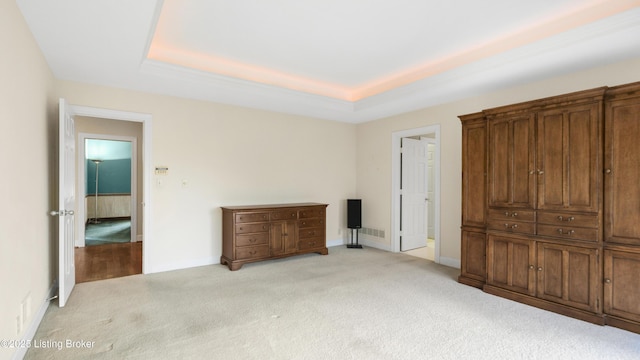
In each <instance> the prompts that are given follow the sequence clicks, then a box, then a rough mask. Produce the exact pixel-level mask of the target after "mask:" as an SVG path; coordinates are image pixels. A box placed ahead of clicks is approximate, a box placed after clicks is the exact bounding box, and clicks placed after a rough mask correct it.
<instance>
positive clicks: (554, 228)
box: [538, 224, 598, 242]
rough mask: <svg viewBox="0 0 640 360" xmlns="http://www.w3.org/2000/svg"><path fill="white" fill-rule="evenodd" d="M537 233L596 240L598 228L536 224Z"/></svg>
mask: <svg viewBox="0 0 640 360" xmlns="http://www.w3.org/2000/svg"><path fill="white" fill-rule="evenodd" d="M538 235H540V236H549V237H556V238H562V239H567V240H583V241H593V242H596V241H598V229H589V228H581V227H574V226H561V225H546V224H538Z"/></svg>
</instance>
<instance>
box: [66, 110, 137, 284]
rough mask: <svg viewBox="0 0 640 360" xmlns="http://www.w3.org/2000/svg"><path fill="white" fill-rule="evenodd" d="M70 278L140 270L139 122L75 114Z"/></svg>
mask: <svg viewBox="0 0 640 360" xmlns="http://www.w3.org/2000/svg"><path fill="white" fill-rule="evenodd" d="M76 132H77V137H78V141H77V143H78V150H79V151H78V160H77V167H76V168H77V175H78V180H77V184H78V186H77V189H76V193H77V194H76V199H78V204H77V206H76V209H77V210H78V219H79V220H80V221H78V222H77V224H78V226H77V229H76V232H77V234H78V236H77V237H76V248H75V263H76V267H75V268H76V281H77V282H84V281H94V280H103V279H109V278H114V277H121V276H128V275H134V274H140V273H142V255H143V254H142V239H143V234H142V231H141V230H142V228H141V227H139V226H138V224H139V223H141V222H142V221H141V217H142V207H141V206H140V205H139V204H140V202H139V201H138V200H137V199H139V198H141V197H142V183H143V179H142V176H138V174H142V171H141V167H142V161H141V159H140V158H139V157H138V154H139V153H141V149H140V148H139V147H141V146H139V145H141V143H142V133H143V132H142V123H140V122H129V121H120V120H110V119H101V118H91V117H76Z"/></svg>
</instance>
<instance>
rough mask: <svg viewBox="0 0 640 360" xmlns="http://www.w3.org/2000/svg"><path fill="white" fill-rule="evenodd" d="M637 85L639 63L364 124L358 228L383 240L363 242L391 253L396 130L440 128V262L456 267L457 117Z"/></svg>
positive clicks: (359, 160) (360, 139) (359, 137)
mask: <svg viewBox="0 0 640 360" xmlns="http://www.w3.org/2000/svg"><path fill="white" fill-rule="evenodd" d="M635 81H640V59H634V60H630V61H626V62H621V63H617V64H612V65H609V66H604V67H600V68H596V69H592V70H588V71H582V72H578V73H574V74H571V75H567V76H561V77H556V78H552V79H548V80H543V81H539V82H536V83H532V84H528V85H523V86H518V87H514V88H510V89H505V90H502V91H498V92H493V93H487V94H485V95H482V96H478V97H474V98H470V99H465V100H462V101H456V102H453V103H449V104H444V105H440V106H433V107H430V108H426V109H422V110H419V111H414V112H411V113H407V114H402V115H398V116H393V117H389V118H386V119H381V120H377V121H372V122H368V123H364V124H361V125H359V126H358V130H357V143H358V149H357V154H358V156H357V160H356V161H357V169H358V170H357V174H356V177H357V185H356V188H357V196H358V197H360V198H362V207H363V226H369V227H373V228H378V229H384V230H386V231H385V235H386V237H385V238H384V239H381V238H375V237H369V238H367V237H366V236H365V237H364V241H365V242H369V243H371V244H372V245H374V246H376V247H379V248H387V249H390V248H391V244H392V239H391V234H390V229H391V227H392V223H391V222H392V220H391V171H392V169H391V139H392V133H393V132H396V131H401V130H407V129H413V128H420V127H425V126H429V125H434V124H439V125H440V126H441V146H442V148H441V164H442V166H441V178H440V184H441V185H440V186H441V208H440V214H441V216H440V219H441V220H440V229H441V252H440V257H441V262H443V263H446V264H450V265H459V262H460V211H461V209H460V206H461V205H460V204H461V199H460V189H461V181H462V180H461V166H462V165H461V155H460V148H461V126H460V121H459V119H458V115H463V114H469V113H473V112H477V111H481V110H483V109H487V108H491V107H495V106H500V105H508V104H512V103H517V102H523V101H528V100H534V99H538V98H542V97H547V96H553V95H559V94H563V93H568V92H572V91H579V90H586V89H590V88H594V87H600V86H615V85H620V84H625V83H630V82H635Z"/></svg>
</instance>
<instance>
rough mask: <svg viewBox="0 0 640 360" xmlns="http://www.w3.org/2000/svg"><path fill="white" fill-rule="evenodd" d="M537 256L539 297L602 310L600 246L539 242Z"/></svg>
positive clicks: (537, 289) (583, 307)
mask: <svg viewBox="0 0 640 360" xmlns="http://www.w3.org/2000/svg"><path fill="white" fill-rule="evenodd" d="M537 257H538V260H537V272H538V276H537V283H538V284H537V288H536V291H537V296H538V297H540V298H542V299H545V300H549V301H553V302H557V303H560V304H564V305H569V306H571V307H575V308H579V309H582V310H587V311H591V312H598V308H597V307H598V298H599V296H598V293H599V291H600V290H599V289H600V287H599V285H598V284H599V279H600V277H599V276H598V274H599V271H600V270H599V269H600V267H599V265H598V249H596V248H582V247H577V246H564V245H558V244H553V243H538V245H537Z"/></svg>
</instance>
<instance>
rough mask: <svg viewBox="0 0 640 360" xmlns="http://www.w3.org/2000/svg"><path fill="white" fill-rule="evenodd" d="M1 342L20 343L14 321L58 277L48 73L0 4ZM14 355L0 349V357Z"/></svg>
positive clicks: (9, 6)
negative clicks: (11, 340) (54, 239)
mask: <svg viewBox="0 0 640 360" xmlns="http://www.w3.org/2000/svg"><path fill="white" fill-rule="evenodd" d="M0 48H1V49H2V50H1V52H2V54H1V55H0V79H1V80H0V169H2V179H1V180H0V199H2V206H0V284H2V285H1V289H0V294H1V295H0V339H2V340H9V339H19V338H21V337H22V336H23V335H24V334H25V330H23V331H21V332H20V334H18V333H17V332H16V326H17V325H16V318H17V317H18V315H19V314H20V312H21V303H23V302H24V303H25V306H26V309H25V313H26V315H27V317H26V319H24V321H23V322H24V324H25V326H28V324H30V323H31V322H32V320H33V319H34V315H35V314H36V313H37V312H38V310H39V309H40V308H41V306H42V304H43V303H44V300H45V298H47V296H48V294H49V289H50V288H51V286H52V281H53V279H54V276H55V274H56V268H55V267H56V265H57V263H56V262H55V258H54V256H55V254H56V250H55V248H54V246H55V242H53V241H52V239H53V236H52V235H53V234H54V232H55V229H56V228H55V226H54V225H55V222H54V221H55V220H56V219H55V218H53V217H51V216H49V215H48V212H49V211H50V210H52V209H54V208H56V207H57V206H56V205H55V202H54V200H55V198H54V195H53V188H52V187H51V186H50V184H51V178H52V177H55V176H57V169H56V162H55V156H54V154H55V153H56V151H55V149H56V146H57V142H56V139H57V138H56V135H55V134H56V131H57V126H56V125H55V124H56V123H55V121H56V115H55V112H56V111H57V106H56V100H55V98H53V97H52V95H53V82H54V81H53V75H52V74H51V71H50V70H49V67H48V66H47V64H46V62H45V60H44V58H43V56H42V53H41V52H40V50H39V49H38V47H37V45H36V43H35V41H34V39H33V37H32V35H31V33H30V31H29V29H28V28H27V26H26V24H25V22H24V19H23V17H22V14H21V13H20V11H19V10H18V8H17V6H16V3H15V1H11V0H0ZM13 353H14V349H8V348H6V347H4V346H2V347H0V359H8V358H10V357H11V356H12V354H13Z"/></svg>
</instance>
